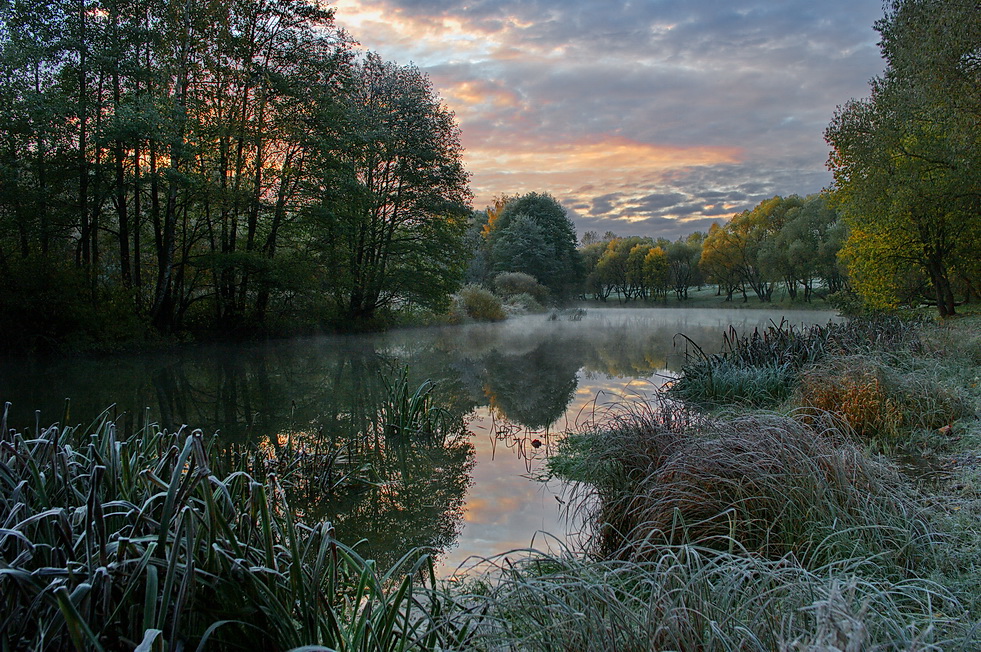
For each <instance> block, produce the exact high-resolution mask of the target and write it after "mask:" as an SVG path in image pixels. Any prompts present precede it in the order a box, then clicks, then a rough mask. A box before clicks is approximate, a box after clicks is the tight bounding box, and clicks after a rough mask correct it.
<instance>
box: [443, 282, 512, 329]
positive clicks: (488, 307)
mask: <svg viewBox="0 0 981 652" xmlns="http://www.w3.org/2000/svg"><path fill="white" fill-rule="evenodd" d="M450 315H451V317H452V318H453V319H455V320H456V321H462V320H464V319H472V320H474V321H501V320H503V319H505V318H507V313H505V312H504V305H503V304H502V303H501V299H500V298H499V297H498V296H497V295H495V294H494V293H493V292H491V291H490V290H488V289H486V288H482V287H480V286H479V285H467V286H464V287H463V288H461V289H460V291H459V292H457V293H456V295H455V296H454V298H453V309H452V310H451V312H450Z"/></svg>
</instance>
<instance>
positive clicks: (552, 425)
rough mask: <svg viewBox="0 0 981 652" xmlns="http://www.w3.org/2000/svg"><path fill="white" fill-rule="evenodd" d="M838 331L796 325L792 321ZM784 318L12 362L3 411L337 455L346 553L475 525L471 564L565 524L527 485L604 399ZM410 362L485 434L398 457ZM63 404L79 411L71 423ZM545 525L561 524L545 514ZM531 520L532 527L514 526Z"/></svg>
mask: <svg viewBox="0 0 981 652" xmlns="http://www.w3.org/2000/svg"><path fill="white" fill-rule="evenodd" d="M829 317H830V315H829V313H823V312H815V313H804V312H795V313H792V314H791V315H790V320H791V321H792V322H794V323H823V322H826V321H827V320H828V318H829ZM780 318H781V315H780V314H778V313H772V312H763V311H747V310H741V311H736V310H672V309H649V310H636V309H634V310H622V309H620V310H618V309H603V310H590V311H589V312H588V313H587V315H586V316H585V318H583V319H582V320H581V321H563V320H560V321H548V320H547V319H546V318H544V317H543V316H540V315H534V316H527V317H522V318H517V319H512V320H508V321H507V322H504V323H501V324H491V325H472V326H458V327H447V328H434V329H417V330H404V331H397V332H392V333H386V334H380V335H374V336H361V337H315V338H305V339H297V340H292V341H284V342H273V343H265V344H256V345H245V346H232V345H222V346H202V347H197V348H193V349H185V350H181V351H178V352H171V353H155V354H151V355H140V356H118V357H112V358H100V359H76V360H65V359H57V360H50V359H49V360H7V361H3V362H0V401H10V402H11V403H12V407H11V411H10V418H9V421H10V423H11V425H12V426H14V427H17V428H19V429H22V430H23V429H31V428H33V426H34V422H35V416H34V410H40V411H41V416H40V419H39V420H40V422H41V423H42V424H48V423H52V422H55V421H66V422H68V423H70V424H81V425H83V426H85V425H87V424H88V423H90V422H91V421H92V420H94V419H95V418H96V417H97V416H98V415H99V413H100V412H101V411H102V410H103V409H105V408H106V406H108V405H115V408H114V412H113V416H114V418H116V419H117V420H118V421H119V423H120V427H121V429H123V430H124V431H125V430H132V429H134V428H137V427H138V426H139V424H140V423H142V422H143V419H144V416H143V415H144V413H145V409H146V410H148V411H149V413H150V418H151V419H153V420H155V421H158V422H160V423H163V424H166V425H168V426H169V427H171V428H176V427H177V426H179V425H181V424H189V425H190V426H191V427H195V428H201V429H202V430H204V431H205V432H218V433H219V435H220V437H221V438H222V440H223V441H225V442H228V443H229V444H233V443H234V444H237V445H247V446H256V445H263V446H266V447H267V448H268V449H269V450H271V451H273V452H275V451H276V450H277V448H278V447H282V446H308V447H311V449H313V448H315V447H318V446H319V447H320V448H321V449H323V451H322V452H324V453H325V454H328V455H330V456H333V458H332V459H333V463H332V465H331V467H330V468H331V469H332V470H333V471H336V474H334V475H331V476H330V477H321V475H323V474H321V475H318V474H317V472H316V470H311V471H310V473H311V479H312V480H311V483H310V484H309V486H308V490H307V491H306V492H305V493H304V495H303V496H302V499H301V503H302V504H301V505H299V507H300V509H302V510H304V511H305V512H307V513H309V514H310V515H312V516H318V517H320V516H325V517H328V518H330V519H331V520H332V521H333V522H334V523H335V524H336V526H337V530H338V532H345V533H346V536H345V539H346V540H347V541H349V542H354V541H356V540H358V539H361V538H364V539H367V540H369V541H370V542H371V549H370V550H371V553H370V554H372V555H374V556H376V557H382V558H385V557H386V556H398V554H400V552H399V551H402V550H405V549H406V548H407V547H411V546H416V545H427V546H432V547H435V548H438V549H445V548H447V547H448V546H449V545H450V544H451V543H452V541H453V540H454V539H455V538H456V537H457V535H458V534H459V531H460V528H461V524H462V523H463V522H464V519H465V521H466V526H465V527H464V538H463V541H464V542H463V543H462V544H461V549H463V548H464V547H468V546H469V549H468V550H461V554H462V553H463V552H466V553H468V554H469V553H470V552H476V553H479V554H490V553H492V552H495V551H497V550H498V549H500V547H501V546H503V545H510V544H511V543H514V542H516V541H521V543H520V544H519V545H527V543H528V541H529V539H530V536H531V534H533V532H534V529H537V528H538V527H539V525H538V521H539V520H540V521H541V526H540V527H542V528H545V529H553V528H555V527H558V521H557V512H558V509H557V503H556V501H555V499H554V496H552V495H551V494H547V493H543V490H542V488H541V486H539V485H537V484H534V483H531V482H530V481H528V480H526V479H524V478H522V476H524V475H527V474H528V473H529V472H530V471H532V470H533V469H534V467H535V465H538V464H540V463H541V460H543V459H544V458H545V456H546V455H547V452H548V450H549V449H550V448H551V443H552V442H553V441H554V438H555V437H556V436H558V433H561V431H563V430H564V429H566V428H567V427H570V426H571V425H574V422H575V421H576V420H577V419H581V418H583V417H582V414H583V413H588V411H589V410H590V409H591V408H590V407H589V405H590V402H591V401H593V400H594V399H595V396H596V394H597V392H601V391H608V392H614V393H616V392H622V391H625V388H629V387H631V386H632V384H636V383H640V384H641V385H644V384H657V383H658V382H659V379H660V378H661V376H663V375H665V374H669V373H670V372H671V371H673V370H677V369H678V368H679V367H680V365H681V363H682V361H683V357H684V351H683V349H680V348H678V347H676V346H675V342H674V340H675V335H676V334H677V333H684V334H685V335H687V336H688V337H689V338H691V340H693V341H694V342H697V343H698V344H699V345H700V346H703V347H704V348H705V349H706V350H714V349H716V348H717V347H718V345H719V344H720V342H721V337H720V335H721V333H722V331H723V330H725V329H726V328H728V326H729V325H730V324H733V325H735V326H736V327H737V328H738V329H751V328H753V327H755V326H757V325H765V324H766V323H768V321H769V320H771V319H773V320H776V321H778V320H779V319H780ZM402 365H407V367H408V368H409V369H410V377H409V379H408V381H409V382H410V383H413V384H416V385H418V384H419V383H421V382H422V381H423V380H425V379H433V380H435V381H437V383H438V388H439V397H440V400H441V403H442V405H443V406H444V407H445V409H446V410H447V415H448V418H451V419H454V420H456V422H458V423H464V422H468V423H469V424H470V431H471V432H472V433H475V434H473V435H467V434H457V435H454V436H451V437H449V438H448V439H446V440H444V441H440V442H426V441H401V442H399V441H395V440H393V439H392V438H391V437H390V436H388V435H387V434H386V433H385V432H384V430H380V427H381V426H380V425H379V423H380V422H379V419H378V415H379V411H380V410H381V408H382V407H383V402H384V400H385V397H386V396H387V393H388V392H387V390H386V388H385V386H384V383H383V382H382V379H383V378H386V377H388V378H390V377H393V374H394V373H396V372H397V370H398V369H400V368H401V367H402ZM66 397H70V398H71V404H70V414H68V415H67V417H64V418H63V412H64V406H65V402H64V401H65V398H66ZM536 442H537V444H538V445H536ZM475 461H476V462H475ZM475 463H476V467H475V466H474V465H475ZM344 474H347V476H344ZM342 477H346V480H344V481H343V482H339V478H342ZM471 481H473V482H474V483H475V484H474V488H473V489H472V490H470V492H469V494H468V485H469V483H470V482H471ZM522 483H524V484H522ZM535 510H537V511H535ZM543 510H545V511H547V512H550V513H552V515H551V516H549V517H548V518H545V517H542V516H541V515H542V514H543V513H544V512H543ZM526 512H527V514H526V516H527V518H525V519H524V520H523V521H522V524H521V525H520V526H518V525H516V526H514V528H512V527H511V526H510V525H508V526H507V527H504V526H502V525H501V523H504V522H505V521H508V520H511V517H514V516H516V515H519V514H525V513H526ZM542 519H544V520H542ZM491 523H496V524H497V525H494V526H490V525H488V524H491ZM484 526H487V527H488V528H489V529H484ZM529 527H532V528H533V529H531V530H528V528H529ZM515 528H517V529H515ZM521 528H524V529H521ZM553 531H554V530H553ZM495 537H496V538H495ZM491 539H493V541H491ZM454 555H455V553H454Z"/></svg>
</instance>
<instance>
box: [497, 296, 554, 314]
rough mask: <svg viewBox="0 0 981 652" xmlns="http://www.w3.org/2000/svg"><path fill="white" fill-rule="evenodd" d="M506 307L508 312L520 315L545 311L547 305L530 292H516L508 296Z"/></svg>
mask: <svg viewBox="0 0 981 652" xmlns="http://www.w3.org/2000/svg"><path fill="white" fill-rule="evenodd" d="M504 309H505V310H506V311H507V312H508V314H518V315H524V314H528V313H539V312H545V307H544V306H542V304H540V303H538V301H537V300H536V299H535V297H533V296H531V295H530V294H515V295H513V296H510V297H508V299H507V303H506V304H505V305H504Z"/></svg>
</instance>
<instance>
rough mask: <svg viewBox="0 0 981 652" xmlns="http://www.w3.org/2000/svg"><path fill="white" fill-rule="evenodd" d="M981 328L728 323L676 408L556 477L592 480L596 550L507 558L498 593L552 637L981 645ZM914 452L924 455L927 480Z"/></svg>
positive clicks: (672, 394)
mask: <svg viewBox="0 0 981 652" xmlns="http://www.w3.org/2000/svg"><path fill="white" fill-rule="evenodd" d="M979 326H981V319H979V318H978V317H966V318H963V319H959V320H954V321H951V322H948V323H946V324H944V325H941V326H937V325H934V324H930V323H925V322H912V323H911V322H905V321H900V320H888V321H880V322H873V323H868V322H855V323H852V324H849V325H842V326H829V327H818V328H813V329H810V330H807V331H804V332H801V331H797V330H793V329H788V328H787V327H785V326H784V327H780V326H777V327H774V328H772V329H770V330H768V331H765V332H757V333H755V334H749V335H747V336H745V337H742V336H738V335H737V334H734V333H730V334H728V336H727V340H726V343H725V346H724V348H723V351H722V353H720V354H718V355H713V356H704V355H703V356H696V357H694V358H693V359H691V360H689V364H688V365H687V366H686V368H685V375H684V376H683V378H682V379H681V380H679V381H678V382H677V383H676V384H675V385H674V386H673V387H672V388H671V389H670V390H669V392H668V395H667V396H666V397H664V398H663V401H661V402H660V403H654V404H649V405H644V406H626V407H624V408H622V409H620V410H618V411H614V412H613V413H612V414H609V415H606V416H605V418H603V419H601V420H600V421H599V422H598V423H596V424H593V426H592V427H590V428H588V429H587V430H585V431H584V432H581V433H578V434H575V435H573V436H570V437H568V438H567V439H566V440H565V441H564V442H563V444H562V447H561V449H560V452H559V454H558V455H557V456H556V457H554V458H553V460H552V462H551V467H552V471H553V472H554V473H555V474H556V475H559V476H562V477H566V478H572V479H576V480H580V481H583V482H586V483H588V486H589V487H591V488H592V490H591V491H589V492H587V493H588V495H586V496H584V497H583V499H582V501H581V505H582V509H587V510H590V516H591V519H592V522H593V523H594V536H593V538H592V539H591V541H590V543H589V545H588V548H587V551H586V554H585V555H580V556H569V557H564V558H562V559H554V558H546V557H540V558H539V559H538V561H535V560H534V559H533V560H532V561H529V562H527V563H526V565H525V566H523V567H521V568H520V569H519V570H516V571H510V570H509V573H508V574H506V575H507V577H508V578H509V579H508V582H509V584H508V583H505V584H502V585H501V586H500V587H498V590H500V591H501V592H502V593H503V595H502V596H500V597H499V598H498V601H499V602H501V603H502V604H507V603H508V600H518V601H521V602H520V604H521V611H520V613H518V612H517V611H514V612H512V616H511V618H513V619H514V620H515V621H516V622H517V623H519V625H517V626H514V627H513V629H515V630H516V632H515V635H517V636H521V637H528V640H529V641H530V642H531V645H529V647H531V648H536V649H548V647H547V644H546V641H551V642H552V643H553V644H554V642H555V641H562V643H561V646H563V647H567V648H571V649H576V648H577V646H578V645H579V644H580V642H582V641H590V640H601V641H607V643H608V645H609V646H612V647H616V648H618V649H650V648H655V649H662V648H663V649H720V650H721V649H756V650H769V649H842V650H846V649H847V650H865V649H976V648H977V647H978V646H979V645H981V639H979V635H978V622H979V618H981V611H979V607H981V599H979V597H981V593H979V589H978V587H979V586H981V582H979V580H981V571H979V569H981V527H979V526H978V522H979V518H978V516H979V505H981V502H979V500H978V497H979V495H981V494H979V489H981V482H979V480H981V473H979V469H978V460H979V459H981V456H979V455H978V451H979V450H981V427H979V425H978V419H977V417H976V414H977V411H978V409H979V407H981V389H979V378H978V375H977V374H978V368H979V367H978V365H979V363H981V329H979ZM761 388H767V389H766V391H763V390H762V389H761ZM774 388H775V389H774ZM682 400H683V401H684V402H682ZM763 407H765V408H767V409H768V411H762V410H761V408H763ZM883 453H885V454H883ZM910 459H916V460H917V461H920V462H926V464H921V465H920V470H919V471H918V472H917V473H912V474H911V473H910V472H909V471H908V470H906V471H903V469H902V466H903V464H902V462H907V461H909V460H910ZM924 467H926V468H927V469H928V470H929V471H930V472H929V473H924V472H923V471H924ZM549 559H550V560H551V566H550V565H549V564H547V563H545V561H546V560H549ZM536 564H539V566H536ZM538 567H543V568H544V569H545V570H539V571H536V570H535V569H536V568H538ZM553 585H554V586H553ZM505 586H506V588H503V587H505ZM556 586H557V587H561V589H556V588H555V587H556ZM549 593H551V594H553V595H558V596H560V597H557V598H555V597H553V598H551V599H549V598H548V595H547V594H549ZM532 596H537V597H534V598H533V597H532ZM535 605H538V606H535ZM543 605H551V606H543ZM521 614H530V615H526V616H523V615H521ZM576 614H586V616H585V617H576V616H575V615H576ZM599 614H607V615H605V616H603V617H599V616H598V615H599ZM591 615H595V616H596V617H592V616H591ZM611 619H612V620H613V621H614V622H617V623H620V625H619V626H613V627H607V626H606V625H605V624H604V623H607V622H609V621H610V620H611ZM521 623H523V624H521ZM532 624H533V627H532V626H531V625H532ZM530 632H538V633H535V634H532V633H530ZM645 641H653V644H647V645H648V647H645ZM612 647H611V649H612Z"/></svg>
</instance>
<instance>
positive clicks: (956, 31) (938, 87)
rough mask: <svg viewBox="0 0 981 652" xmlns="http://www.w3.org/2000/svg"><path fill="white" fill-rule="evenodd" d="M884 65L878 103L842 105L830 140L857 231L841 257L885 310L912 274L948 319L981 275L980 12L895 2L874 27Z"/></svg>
mask: <svg viewBox="0 0 981 652" xmlns="http://www.w3.org/2000/svg"><path fill="white" fill-rule="evenodd" d="M876 29H877V30H878V32H879V33H880V34H881V36H882V41H881V48H882V53H883V56H884V57H885V59H886V69H885V71H884V72H883V74H882V75H881V76H880V77H878V78H876V79H874V80H873V81H872V88H871V91H872V92H871V95H870V96H869V97H868V98H865V99H862V100H852V101H850V102H848V103H846V104H845V105H844V106H842V107H839V109H838V111H837V112H836V114H835V117H834V120H833V121H832V122H831V124H830V125H829V127H828V129H827V131H826V133H825V137H826V139H827V141H828V143H829V144H830V145H831V148H832V152H831V157H830V159H829V167H830V168H831V171H832V172H833V174H834V188H833V189H834V197H835V200H836V202H837V205H838V206H839V207H840V209H841V211H842V212H843V214H844V217H845V220H846V222H847V224H848V226H849V235H848V239H847V242H846V244H845V246H844V248H843V253H842V257H843V260H844V261H845V262H846V263H847V265H848V268H849V272H850V276H851V278H852V284H853V286H854V287H855V289H856V290H857V291H858V292H859V293H860V294H861V295H862V296H863V298H864V299H865V300H866V301H867V302H868V303H869V304H871V305H873V306H876V307H887V306H891V305H895V304H897V303H898V302H899V301H901V300H902V299H904V297H903V292H902V289H903V287H906V286H908V280H907V279H906V278H905V277H906V276H908V274H909V271H910V269H913V270H918V271H919V272H920V273H922V274H923V275H924V276H925V278H926V279H927V281H928V283H929V286H930V288H931V293H932V299H933V301H934V302H935V303H936V305H937V309H938V312H939V313H940V315H941V316H947V315H951V314H953V313H954V310H955V299H954V287H955V285H957V284H958V283H960V284H962V285H964V286H965V289H966V290H967V291H968V292H969V293H975V294H976V293H977V286H976V283H977V278H978V273H979V271H981V263H979V260H981V220H978V214H979V211H981V126H979V125H981V122H979V118H981V21H979V20H978V9H977V6H976V4H975V3H972V2H961V1H959V0H895V1H894V2H891V3H890V4H889V5H888V8H887V12H886V15H885V17H884V18H883V19H882V20H881V21H879V22H878V23H877V24H876Z"/></svg>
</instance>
